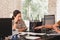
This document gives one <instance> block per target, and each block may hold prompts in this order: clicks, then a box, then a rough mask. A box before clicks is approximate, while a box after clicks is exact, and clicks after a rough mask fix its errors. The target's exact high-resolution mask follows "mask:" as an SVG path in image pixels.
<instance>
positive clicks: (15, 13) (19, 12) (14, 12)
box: [12, 10, 21, 19]
mask: <svg viewBox="0 0 60 40" xmlns="http://www.w3.org/2000/svg"><path fill="white" fill-rule="evenodd" d="M17 14H21V11H19V10H15V11H13V16H12V19H14V17H16V16H17Z"/></svg>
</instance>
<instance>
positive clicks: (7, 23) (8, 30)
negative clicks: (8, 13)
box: [0, 18, 12, 37]
mask: <svg viewBox="0 0 60 40" xmlns="http://www.w3.org/2000/svg"><path fill="white" fill-rule="evenodd" d="M9 35H12V18H0V37H5V36H9Z"/></svg>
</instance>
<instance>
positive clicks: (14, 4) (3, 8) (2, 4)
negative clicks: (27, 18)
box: [0, 0, 21, 18]
mask: <svg viewBox="0 0 60 40" xmlns="http://www.w3.org/2000/svg"><path fill="white" fill-rule="evenodd" d="M20 3H21V2H20V0H0V18H2V17H3V18H6V17H8V18H9V17H11V16H12V12H13V11H14V10H15V9H19V10H20V8H21V7H20Z"/></svg>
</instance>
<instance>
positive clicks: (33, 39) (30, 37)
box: [25, 36, 40, 40]
mask: <svg viewBox="0 0 60 40" xmlns="http://www.w3.org/2000/svg"><path fill="white" fill-rule="evenodd" d="M25 38H26V39H32V40H35V39H39V38H40V37H35V36H26V37H25Z"/></svg>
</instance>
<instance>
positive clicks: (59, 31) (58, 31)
mask: <svg viewBox="0 0 60 40" xmlns="http://www.w3.org/2000/svg"><path fill="white" fill-rule="evenodd" d="M57 26H59V25H58V24H54V25H53V29H54V30H55V31H56V32H57V33H60V30H59V29H58V27H57Z"/></svg>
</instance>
